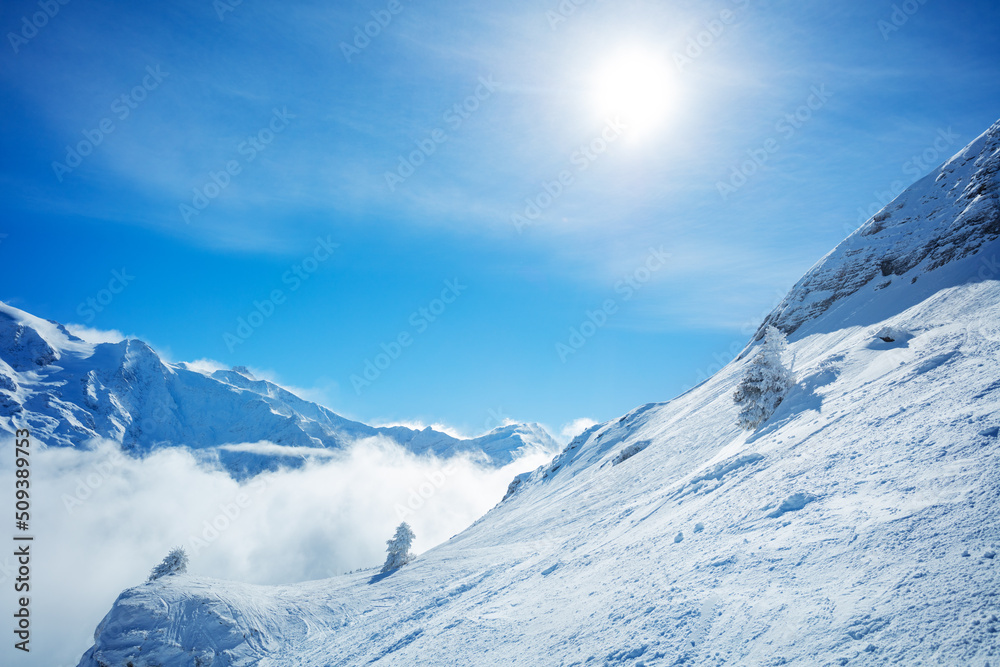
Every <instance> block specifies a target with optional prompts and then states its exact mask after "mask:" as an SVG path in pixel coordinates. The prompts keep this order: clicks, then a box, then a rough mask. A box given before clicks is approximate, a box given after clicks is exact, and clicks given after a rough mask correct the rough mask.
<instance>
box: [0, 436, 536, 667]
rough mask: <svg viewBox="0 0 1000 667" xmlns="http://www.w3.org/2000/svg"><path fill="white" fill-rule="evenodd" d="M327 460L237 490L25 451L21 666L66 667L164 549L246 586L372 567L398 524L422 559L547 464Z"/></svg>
mask: <svg viewBox="0 0 1000 667" xmlns="http://www.w3.org/2000/svg"><path fill="white" fill-rule="evenodd" d="M272 447H274V445H272V444H271V443H255V444H247V445H243V446H236V447H232V448H231V449H234V450H237V451H247V452H266V451H269V450H270V449H271V448H272ZM327 453H328V454H329V458H327V459H324V458H321V457H313V458H312V459H311V460H307V462H306V463H305V464H304V466H303V467H302V468H300V469H297V470H284V471H279V472H273V473H265V474H263V475H260V476H258V477H257V478H255V479H252V480H249V481H245V482H236V481H235V480H233V479H232V478H230V477H229V476H228V475H226V474H225V473H223V472H220V471H218V470H212V469H208V468H206V467H205V466H203V465H201V464H199V463H198V462H197V461H196V460H195V458H194V457H193V456H192V454H191V453H190V452H188V451H187V450H185V449H178V448H168V449H163V450H160V451H157V452H155V453H152V454H150V455H148V456H147V457H146V458H144V459H133V458H129V457H126V456H123V455H121V454H120V453H119V449H118V447H117V446H116V445H115V444H113V443H101V444H98V445H96V446H95V447H94V448H93V449H90V450H80V449H72V448H56V447H53V448H38V449H36V450H35V453H34V454H33V455H32V456H33V457H34V461H33V462H32V470H33V476H32V489H33V495H32V502H33V510H34V511H33V513H32V517H33V521H34V523H33V525H32V529H33V533H34V535H35V538H36V542H35V544H36V545H37V547H36V548H37V551H36V552H34V554H33V560H32V577H33V579H32V614H33V621H32V627H33V634H32V639H33V641H32V657H33V658H34V659H36V660H37V661H38V662H34V663H32V664H46V665H75V664H76V663H77V661H78V660H79V658H80V655H81V654H82V653H83V651H84V650H86V649H87V648H88V647H89V646H90V644H91V643H92V642H93V632H94V629H95V628H96V626H97V624H98V623H99V622H100V620H101V618H102V617H103V615H104V614H105V613H107V611H108V610H109V609H110V607H111V604H112V603H113V602H114V599H115V597H116V596H117V595H118V594H119V593H120V592H121V591H122V590H123V589H125V588H127V587H130V586H136V585H139V584H141V583H143V582H144V581H145V579H146V576H147V575H148V573H149V570H150V568H152V567H153V566H154V565H156V564H157V563H158V562H160V560H161V559H162V558H163V556H164V555H166V553H167V552H168V551H169V550H170V549H171V548H172V547H174V546H177V545H183V546H185V547H186V548H187V549H188V553H189V556H190V557H191V565H190V568H189V571H190V573H191V574H196V575H204V576H210V577H218V578H223V579H235V580H240V581H247V582H255V583H265V584H273V583H288V582H295V581H303V580H309V579H318V578H325V577H329V576H333V575H334V574H338V573H342V572H346V571H349V570H352V569H357V568H362V567H376V566H379V565H381V563H382V562H383V560H384V558H385V540H386V539H388V538H389V537H391V535H392V533H393V530H394V529H395V527H396V526H397V525H398V524H399V523H400V521H401V520H406V521H407V522H409V523H410V525H411V526H413V529H414V531H415V532H416V535H417V538H416V541H415V544H414V547H415V550H416V551H417V552H418V553H419V552H420V551H424V550H426V549H429V548H430V547H432V546H434V545H436V544H439V543H441V542H443V541H445V540H447V539H448V538H449V537H450V536H452V535H454V534H455V533H458V532H459V531H461V530H462V529H464V528H465V527H466V526H468V525H469V524H470V523H472V521H474V520H475V519H477V518H478V517H479V516H481V515H482V514H483V513H485V512H486V511H487V510H489V509H490V508H491V507H493V506H494V505H495V504H496V503H497V502H498V501H499V500H500V498H502V497H503V493H504V491H505V489H506V488H507V485H508V484H509V483H510V480H511V479H512V478H513V477H514V475H515V474H517V473H519V472H524V471H527V470H533V469H534V468H536V467H537V466H539V465H541V464H542V463H545V462H546V461H547V460H548V458H549V457H548V455H545V454H541V455H533V456H526V457H524V458H522V459H520V460H518V461H516V462H515V463H512V464H510V465H508V466H506V467H504V468H503V469H500V470H496V469H491V468H486V467H483V466H481V465H479V464H477V463H476V462H474V461H473V460H471V459H469V458H465V457H460V458H452V459H447V460H445V459H437V458H434V457H423V456H416V455H414V454H412V453H410V452H409V451H407V450H405V449H403V448H401V447H399V446H398V445H396V444H395V443H393V442H391V441H389V440H387V439H385V438H371V439H367V440H364V441H360V442H357V443H355V444H353V445H352V446H350V447H348V448H346V449H342V450H334V451H332V452H327ZM10 462H11V460H10V459H7V458H4V459H3V460H0V477H4V478H6V477H8V476H10V475H11V473H12V471H11V470H10ZM5 558H6V560H5ZM11 566H12V563H11V557H10V556H7V557H5V556H3V555H0V586H3V587H5V588H6V587H7V586H8V585H9V584H10V577H11V576H14V575H11V574H10V572H11V571H12V570H11ZM2 580H6V581H2ZM12 600H13V596H4V597H3V598H2V599H0V614H12V613H13V609H12V608H11V605H12V604H13V602H12ZM7 618H11V616H10V615H8V616H7ZM11 644H12V642H8V644H7V645H5V646H4V647H2V648H0V663H3V664H8V663H9V664H14V662H16V660H15V659H14V657H13V655H12V652H13V649H12V648H11V646H10V645H11ZM18 657H20V656H18Z"/></svg>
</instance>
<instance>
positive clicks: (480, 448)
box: [0, 303, 558, 477]
mask: <svg viewBox="0 0 1000 667" xmlns="http://www.w3.org/2000/svg"><path fill="white" fill-rule="evenodd" d="M15 421H16V422H17V423H23V424H27V425H28V426H30V427H31V428H32V431H33V433H34V434H35V435H36V437H38V438H39V439H40V440H41V441H42V442H45V443H46V444H48V445H58V446H79V445H81V444H83V443H85V442H86V441H88V440H90V439H91V438H95V437H100V438H107V439H110V440H114V441H116V442H119V443H121V444H122V446H123V448H124V449H125V450H127V451H130V452H132V453H135V454H141V453H143V452H147V451H150V450H152V449H154V448H157V447H172V446H185V447H190V448H192V449H194V450H197V451H198V452H199V453H200V454H201V455H203V456H205V457H209V458H214V459H217V460H218V461H220V462H221V463H222V464H223V465H224V466H225V467H226V468H227V469H228V470H230V472H232V473H233V474H234V475H236V476H239V477H244V476H248V475H253V474H255V473H257V472H260V471H261V470H265V469H273V468H275V467H278V466H279V465H286V466H288V465H293V466H294V465H301V463H302V461H303V455H302V452H301V451H298V452H295V453H292V450H291V449H290V450H289V455H287V456H283V455H281V454H280V453H278V454H275V453H270V454H260V453H252V452H248V451H241V450H239V449H233V448H231V447H227V445H235V444H241V443H257V442H262V441H266V442H270V443H275V444H278V445H285V446H287V447H289V448H291V447H296V448H302V447H305V448H331V447H342V446H344V445H345V444H347V443H349V442H351V441H353V440H356V439H358V438H367V437H374V436H385V437H388V438H391V439H392V440H395V441H396V442H398V443H399V444H400V445H403V446H404V447H406V448H408V449H410V450H411V451H413V452H414V453H418V454H422V453H434V454H437V455H441V456H447V455H452V454H456V453H460V452H468V453H470V454H473V455H476V456H479V457H481V458H483V460H484V461H486V462H488V463H490V464H492V465H497V466H502V465H504V464H506V463H509V462H510V461H511V460H513V458H515V457H516V456H517V455H518V454H519V453H523V452H524V451H525V450H532V449H545V450H551V451H555V450H556V449H557V448H558V446H557V444H556V443H555V441H554V440H553V439H552V438H551V436H549V434H548V433H547V432H546V431H545V429H544V428H542V427H541V426H539V425H537V424H509V425H505V426H501V427H498V428H496V429H494V430H493V431H491V432H490V433H487V434H486V435H483V436H481V437H478V438H473V439H462V438H455V437H452V436H451V435H448V434H446V433H442V432H440V431H436V430H434V429H431V428H425V429H423V430H416V429H411V428H405V427H373V426H368V425H367V424H362V423H360V422H355V421H351V420H349V419H345V418H343V417H341V416H340V415H338V414H336V413H334V412H332V411H331V410H328V409H327V408H325V407H323V406H321V405H317V404H316V403H311V402H309V401H306V400H303V399H301V398H299V397H298V396H296V395H295V394H293V393H291V392H289V391H287V390H285V389H283V388H282V387H280V386H278V385H276V384H274V383H272V382H268V381H266V380H258V379H256V378H254V377H253V375H252V374H250V372H249V371H247V370H246V369H233V370H218V371H215V372H211V373H208V372H203V371H200V370H196V369H195V368H193V367H191V366H189V365H187V364H183V363H179V364H170V363H166V362H164V361H163V360H162V359H160V357H159V356H158V355H157V354H156V352H155V351H154V350H153V349H152V348H151V347H149V345H147V344H146V343H144V342H142V341H141V340H136V339H128V340H123V341H121V342H118V343H99V344H89V343H86V342H85V341H83V340H81V339H80V338H78V337H76V336H74V335H73V334H71V333H70V332H69V331H67V330H66V328H65V327H63V326H62V325H60V324H57V323H55V322H50V321H47V320H42V319H40V318H37V317H34V316H32V315H30V314H28V313H25V312H23V311H21V310H18V309H16V308H13V307H11V306H9V305H6V304H2V303H0V428H2V429H4V430H6V431H13V430H14V428H15V426H14V424H15Z"/></svg>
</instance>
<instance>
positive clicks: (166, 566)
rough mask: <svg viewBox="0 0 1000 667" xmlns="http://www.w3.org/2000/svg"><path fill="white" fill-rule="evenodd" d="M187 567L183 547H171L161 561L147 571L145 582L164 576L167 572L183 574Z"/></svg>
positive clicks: (186, 558) (186, 557)
mask: <svg viewBox="0 0 1000 667" xmlns="http://www.w3.org/2000/svg"><path fill="white" fill-rule="evenodd" d="M187 569H188V556H187V553H186V552H185V551H184V548H183V547H177V548H175V549H172V550H171V551H170V553H168V554H167V557H166V558H164V559H163V562H162V563H160V564H159V565H157V566H156V567H154V568H153V570H152V571H151V572H150V573H149V579H147V580H146V583H149V582H150V581H155V580H156V579H159V578H160V577H163V576H166V575H168V574H184V573H185V572H187Z"/></svg>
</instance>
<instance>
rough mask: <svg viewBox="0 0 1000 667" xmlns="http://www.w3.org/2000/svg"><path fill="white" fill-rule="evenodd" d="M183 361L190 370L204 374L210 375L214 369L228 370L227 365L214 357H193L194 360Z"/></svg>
mask: <svg viewBox="0 0 1000 667" xmlns="http://www.w3.org/2000/svg"><path fill="white" fill-rule="evenodd" d="M183 363H184V365H185V366H186V367H187V368H189V369H190V370H192V371H196V372H198V373H204V374H205V375H211V374H212V373H214V372H215V371H225V370H229V366H227V365H226V364H224V363H222V362H220V361H216V360H215V359H195V360H194V361H185V362H183Z"/></svg>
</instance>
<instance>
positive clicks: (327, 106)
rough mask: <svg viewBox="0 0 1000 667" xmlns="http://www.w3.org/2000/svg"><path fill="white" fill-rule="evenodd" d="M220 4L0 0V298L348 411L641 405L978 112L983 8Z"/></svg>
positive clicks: (995, 108)
mask: <svg viewBox="0 0 1000 667" xmlns="http://www.w3.org/2000/svg"><path fill="white" fill-rule="evenodd" d="M223 2H224V0H219V1H218V2H215V3H213V2H211V1H210V0H199V1H197V2H182V1H178V2H170V3H166V2H163V3H110V2H87V1H85V0H69V1H68V2H67V3H66V4H59V2H58V0H51V1H50V2H46V1H45V0H43V2H41V3H39V2H37V1H36V2H19V1H12V2H4V3H3V5H2V8H0V28H2V29H3V32H4V35H5V39H4V44H3V45H2V47H0V54H2V55H0V59H2V62H0V68H2V69H0V88H2V96H0V109H2V113H3V117H4V121H5V122H4V124H3V131H2V132H0V142H2V143H0V179H2V184H3V197H2V198H0V233H3V234H5V235H6V236H4V237H2V239H0V286H2V289H0V299H3V300H5V301H7V302H9V303H11V304H13V305H16V306H18V307H20V308H23V309H25V310H28V311H29V312H32V313H34V314H36V315H40V316H43V317H47V318H51V319H55V320H58V321H62V322H73V323H77V324H81V325H86V326H88V327H92V328H95V329H102V330H118V331H121V332H124V333H126V334H130V335H135V336H138V337H141V338H143V339H145V340H148V341H150V342H151V343H152V344H153V345H154V346H155V347H156V348H157V349H158V350H159V351H161V352H162V353H164V354H165V355H166V356H167V357H168V358H170V359H171V360H175V361H181V360H194V359H212V360H216V361H218V362H219V363H222V364H225V365H246V366H249V367H252V368H255V369H260V370H261V371H264V372H267V373H269V374H271V376H273V377H275V378H277V379H279V380H281V381H282V382H284V383H286V384H288V385H291V386H293V387H298V388H302V389H303V390H304V391H305V393H307V394H308V395H309V396H310V397H312V398H319V399H320V400H321V402H323V403H325V404H326V405H328V406H329V407H331V408H333V409H334V410H336V411H338V412H340V413H342V414H345V415H347V416H350V417H354V418H358V419H362V420H365V421H369V422H384V421H410V422H423V423H446V424H450V425H452V426H454V427H456V428H459V429H461V430H463V431H466V432H478V431H482V430H484V428H485V427H488V426H492V425H495V424H494V423H493V422H494V420H495V418H496V416H497V415H500V416H502V417H509V418H513V419H517V420H526V421H540V422H543V423H545V424H547V425H549V426H550V427H552V428H553V429H554V430H556V431H558V430H559V429H560V428H561V427H562V426H563V425H564V424H566V423H568V422H571V421H573V420H575V419H578V418H590V419H595V420H606V419H610V418H613V417H616V416H617V415H619V414H621V413H623V412H624V411H627V410H628V409H630V408H632V407H634V406H636V405H639V404H642V403H645V402H650V401H660V400H666V399H669V398H671V397H673V396H675V395H676V394H677V393H679V392H680V391H682V390H683V389H684V388H685V387H687V386H690V385H693V384H695V383H696V382H698V381H699V380H701V379H704V377H705V374H706V373H709V372H711V370H712V369H713V367H717V366H718V364H719V363H722V362H725V361H727V360H728V359H729V358H731V357H732V355H733V352H734V351H736V350H738V349H739V348H741V347H742V345H743V344H744V343H745V342H746V341H747V339H748V336H749V334H750V333H751V331H752V329H753V328H754V327H755V325H756V324H757V323H758V322H759V321H760V320H761V319H762V318H763V316H764V315H765V314H766V313H767V312H768V311H769V310H770V308H771V307H773V306H774V305H775V303H776V301H777V300H778V299H779V298H780V296H781V295H782V294H783V293H784V291H785V290H787V289H788V288H789V287H790V286H791V285H792V283H793V282H794V281H795V280H796V279H797V278H798V277H799V276H800V275H801V274H802V273H803V272H805V271H806V270H807V269H808V268H809V267H810V266H811V265H812V264H813V263H814V262H815V261H816V260H818V259H819V258H820V257H821V256H822V255H823V254H824V253H826V252H827V251H828V250H829V249H831V248H832V247H833V246H834V245H836V244H837V243H838V242H839V241H840V240H841V239H842V238H843V237H844V236H846V234H848V233H849V232H850V231H852V230H853V229H854V228H855V227H856V226H857V225H858V224H860V222H863V219H864V217H865V215H866V213H864V212H865V211H867V214H871V213H873V212H874V211H875V210H877V208H878V207H879V205H880V204H879V202H880V201H881V202H882V203H886V202H887V201H888V199H889V198H890V197H891V196H892V195H893V194H895V193H897V192H898V191H899V190H900V189H901V188H902V187H904V186H906V185H909V184H910V183H912V182H913V181H914V180H916V178H917V177H919V176H921V175H923V174H924V173H926V172H928V171H930V169H931V168H933V167H934V166H936V165H937V164H938V163H940V162H942V161H943V160H944V159H946V158H947V157H949V156H950V155H951V154H952V153H954V152H955V151H957V150H958V149H959V148H961V147H962V146H963V145H965V144H966V143H968V142H969V141H971V140H972V139H973V138H975V136H977V135H978V134H979V133H981V132H982V131H984V130H985V129H986V128H987V127H988V126H989V125H990V124H992V123H993V122H994V121H996V120H997V117H998V116H1000V42H998V40H997V39H996V35H997V33H998V28H1000V7H998V6H997V5H996V3H994V2H948V3H945V2H942V1H941V0H926V2H922V3H921V2H919V1H918V0H909V2H906V3H898V2H897V3H894V2H881V1H876V2H871V1H864V2H861V1H857V2H844V1H839V2H810V3H801V2H757V1H755V0H748V1H747V0H735V1H734V0H722V1H719V2H662V1H660V2H643V1H634V2H617V3H612V2H598V1H597V0H587V1H581V0H576V3H574V2H572V1H571V0H567V1H566V2H563V3H561V4H560V2H558V1H557V0H549V1H535V2H528V1H524V2H521V1H511V2H505V3H495V4H498V5H499V6H493V5H486V6H484V5H483V4H482V3H473V2H463V1H455V0H452V1H450V2H435V1H433V0H421V2H407V1H403V0H400V2H391V1H390V0H385V1H383V0H372V1H370V2H357V3H324V2H280V3H279V2H265V1H264V0H243V2H241V3H239V4H233V2H232V1H231V0H229V1H228V3H227V4H223ZM577 3H578V4H577ZM46 8H47V10H48V12H49V14H52V16H51V17H49V16H45V15H44V14H39V12H44V11H46ZM56 8H57V9H56ZM570 10H572V11H570ZM373 13H374V14H373ZM32 21H34V23H35V24H36V25H35V26H31V25H30V24H31V23H32ZM377 21H381V23H382V24H379V23H377ZM383 24H384V25H383ZM366 29H367V30H368V32H369V33H370V35H372V36H369V37H368V38H367V40H366V39H365V38H364V37H360V38H359V37H358V35H362V34H363V33H364V31H365V30H366ZM356 38H357V41H355V40H356ZM345 44H346V45H349V47H350V48H345V46H344V45H345ZM622 86H624V88H623V87H622ZM629 86H631V87H629ZM609 91H610V92H609ZM456 105H457V107H456ZM77 149H79V150H77ZM81 153H86V155H82V154H81ZM754 159H756V162H754V161H753V160H754ZM401 162H402V163H403V164H402V166H401ZM54 163H58V164H54ZM387 174H390V175H392V176H390V177H388V178H387ZM515 216H520V217H519V218H518V217H515ZM529 218H530V219H529ZM522 223H530V224H522ZM334 246H335V247H334ZM296 267H298V268H296ZM115 271H117V272H119V274H122V273H124V280H122V279H119V278H116V277H115V274H114V273H113V272H115ZM446 281H452V282H451V283H450V284H451V285H453V287H451V288H449V287H448V286H447V285H448V284H449V283H447V282H446ZM123 283H125V284H123ZM456 283H457V289H456V288H455V287H454V286H455V285H456ZM109 287H111V288H114V289H113V291H114V293H112V291H110V290H109ZM102 290H109V291H102ZM275 290H278V291H279V293H280V294H279V296H280V298H279V299H278V301H279V302H280V303H274V304H273V306H270V305H269V304H268V303H266V302H267V301H269V300H270V298H271V296H272V293H274V292H275ZM443 292H444V296H445V298H446V300H447V301H449V302H448V303H446V302H445V301H444V300H442V301H438V299H441V298H442V293H443ZM109 297H110V298H109ZM88 299H93V300H95V302H97V303H98V305H99V306H100V312H98V311H97V309H95V308H93V307H91V306H88V305H87V303H88ZM101 300H103V301H105V302H106V303H103V304H102V303H100V301H101ZM422 308H423V309H425V311H426V312H425V313H421V309H422ZM255 311H258V312H262V313H264V314H266V315H267V316H266V317H265V316H264V315H253V313H254V312H255ZM599 311H601V312H599ZM240 318H242V319H243V320H244V321H248V322H250V321H252V322H253V323H254V324H255V325H256V326H250V327H249V329H247V328H245V327H244V329H243V330H242V333H243V334H245V333H247V332H248V331H249V335H248V336H243V335H241V329H240ZM432 318H433V319H432ZM588 322H593V323H594V324H588ZM598 325H599V326H598ZM574 329H575V330H576V331H578V332H581V331H582V333H580V334H579V337H574V336H575V334H573V331H572V330H574ZM584 334H589V335H584ZM227 335H228V336H230V337H227ZM231 336H235V337H236V339H237V342H235V343H234V342H233V338H231ZM400 336H403V339H404V340H409V341H410V342H409V344H408V345H407V346H406V347H400V349H399V350H398V351H397V350H395V348H394V346H393V344H392V341H397V340H399V338H400ZM581 341H582V342H583V344H582V346H580V345H576V346H574V343H580V342H581ZM383 344H384V345H385V347H383ZM560 345H563V346H565V347H560ZM385 348H388V350H389V353H392V357H395V358H391V357H390V356H389V353H386V352H383V350H384V349H385ZM567 349H569V350H572V351H571V352H567ZM397 352H398V353H397ZM379 354H386V355H387V356H385V357H379V356H378V355H379ZM368 362H371V363H372V365H373V366H374V365H375V364H379V365H381V366H383V368H380V369H376V370H377V371H378V372H377V377H375V375H376V373H375V372H374V371H372V370H369V378H372V377H374V379H371V380H370V384H359V383H358V382H357V381H352V376H358V377H363V375H364V371H365V368H366V364H367V363H368ZM367 381H369V380H366V382H367Z"/></svg>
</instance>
